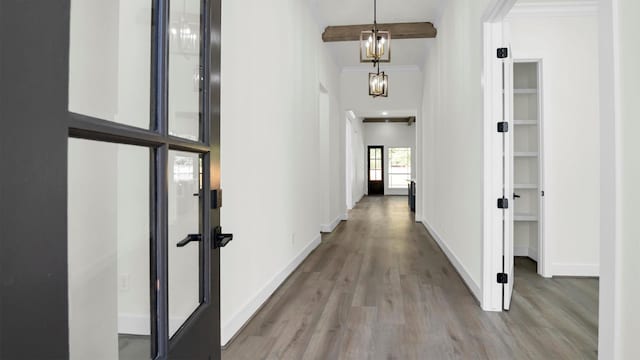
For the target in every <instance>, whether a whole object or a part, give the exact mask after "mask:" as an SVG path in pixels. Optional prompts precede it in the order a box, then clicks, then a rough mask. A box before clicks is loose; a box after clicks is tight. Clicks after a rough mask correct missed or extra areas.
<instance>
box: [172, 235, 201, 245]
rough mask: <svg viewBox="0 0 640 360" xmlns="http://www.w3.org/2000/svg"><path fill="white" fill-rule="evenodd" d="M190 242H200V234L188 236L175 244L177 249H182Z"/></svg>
mask: <svg viewBox="0 0 640 360" xmlns="http://www.w3.org/2000/svg"><path fill="white" fill-rule="evenodd" d="M192 241H202V235H200V234H189V235H187V237H186V238H184V239H182V240H180V241H178V243H177V244H176V246H177V247H184V246H186V245H187V244H189V243H190V242H192Z"/></svg>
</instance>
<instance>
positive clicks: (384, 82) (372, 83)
mask: <svg viewBox="0 0 640 360" xmlns="http://www.w3.org/2000/svg"><path fill="white" fill-rule="evenodd" d="M376 64H377V65H378V72H375V73H369V95H371V96H373V97H374V98H377V97H388V96H389V75H386V74H385V73H384V71H383V72H380V63H379V62H378V63H376Z"/></svg>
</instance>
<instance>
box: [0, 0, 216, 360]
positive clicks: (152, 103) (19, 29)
mask: <svg viewBox="0 0 640 360" xmlns="http://www.w3.org/2000/svg"><path fill="white" fill-rule="evenodd" d="M5 5H6V6H5ZM220 10H221V8H220V1H219V0H212V1H203V0H183V1H180V2H175V4H174V3H173V2H172V3H170V2H169V1H167V0H156V1H153V2H151V1H149V2H148V3H147V4H141V3H140V2H126V1H121V2H115V3H104V4H103V3H101V2H83V1H79V0H61V1H56V2H41V3H39V4H38V6H34V5H33V4H28V3H25V2H21V1H9V2H7V3H6V4H5V3H4V2H3V12H2V16H1V17H2V21H0V23H2V24H3V25H5V24H9V25H10V26H12V28H13V29H14V30H15V32H13V31H12V32H11V34H10V33H9V32H6V31H5V32H3V33H2V35H0V42H1V43H2V48H3V51H2V55H1V56H2V59H1V61H0V66H1V68H0V71H1V72H0V74H1V77H2V79H3V81H2V83H1V84H0V98H2V99H3V100H4V99H6V100H7V101H6V103H5V102H3V106H2V110H1V111H2V113H1V114H2V119H3V121H2V127H3V129H2V131H1V132H0V134H1V135H0V136H1V139H0V144H2V146H3V158H4V161H5V162H6V164H7V166H8V168H10V169H11V171H10V172H7V173H3V176H2V186H1V187H0V189H2V202H0V212H1V213H2V214H11V216H2V217H1V218H0V228H2V229H3V234H2V235H3V236H2V237H3V239H2V247H3V250H2V251H0V257H1V258H0V264H2V274H3V277H6V279H9V280H8V282H5V281H3V284H5V285H3V293H2V300H3V301H2V313H3V319H2V321H1V322H0V334H1V335H0V336H2V338H1V339H0V343H2V348H1V349H0V358H3V359H4V358H11V359H14V358H34V359H41V358H42V359H43V358H56V359H57V358H60V359H97V358H109V359H129V358H135V359H141V358H146V359H167V358H189V359H191V358H198V359H220V312H219V311H220V310H219V309H220V294H219V280H220V274H219V258H220V251H219V249H218V246H219V245H220V243H221V241H218V240H219V239H220V240H226V239H222V235H221V234H219V233H220V231H219V227H218V225H219V207H220V203H219V201H218V199H219V198H220V197H219V196H217V195H218V194H219V183H220V161H219V144H220V135H219V134H220V132H219V123H220V121H219V120H220V119H219V113H217V109H219V104H220V87H219V83H218V82H216V81H212V80H211V79H213V78H216V77H219V74H220V47H219V46H220V44H219V42H216V41H212V39H210V36H211V35H210V34H216V33H219V32H220V21H221V19H220V14H221V11H220ZM9 18H10V19H11V20H10V21H8V19H9ZM33 19H39V21H38V22H36V23H34V22H33V21H32V20H33ZM16 34H18V35H16ZM42 34H47V36H46V41H45V40H43V37H42ZM51 43H55V44H57V45H56V46H51V45H50V44H51ZM24 44H29V46H24ZM5 50H6V51H5ZM38 59H39V60H38ZM42 59H47V61H46V62H42ZM5 104H6V106H5ZM5 120H6V121H5ZM5 146H6V149H10V151H6V152H5V151H4V149H5ZM6 190H9V191H6ZM3 279H5V278H3ZM4 314H7V316H5V315H4Z"/></svg>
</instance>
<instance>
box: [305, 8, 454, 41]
mask: <svg viewBox="0 0 640 360" xmlns="http://www.w3.org/2000/svg"><path fill="white" fill-rule="evenodd" d="M312 1H313V2H314V3H315V4H314V5H315V7H316V9H317V11H318V18H319V20H320V21H321V25H323V26H327V25H357V24H370V23H373V0H312ZM377 2H378V22H379V23H386V22H412V21H434V20H435V19H436V18H437V16H438V14H439V11H440V10H439V9H440V7H441V4H442V3H443V0H377ZM392 36H393V34H392Z"/></svg>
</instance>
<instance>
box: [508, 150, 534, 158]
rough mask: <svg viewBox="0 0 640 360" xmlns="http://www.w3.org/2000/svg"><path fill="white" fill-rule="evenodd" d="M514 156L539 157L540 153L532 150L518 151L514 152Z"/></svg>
mask: <svg viewBox="0 0 640 360" xmlns="http://www.w3.org/2000/svg"><path fill="white" fill-rule="evenodd" d="M513 156H514V157H517V158H534V157H538V153H537V152H531V151H516V152H514V153H513Z"/></svg>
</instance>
